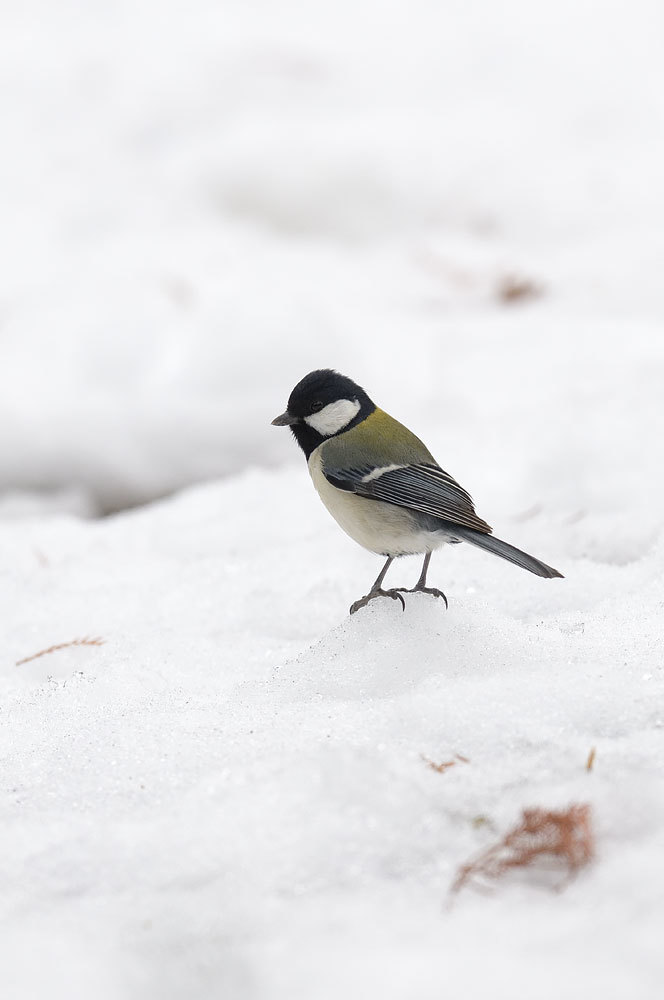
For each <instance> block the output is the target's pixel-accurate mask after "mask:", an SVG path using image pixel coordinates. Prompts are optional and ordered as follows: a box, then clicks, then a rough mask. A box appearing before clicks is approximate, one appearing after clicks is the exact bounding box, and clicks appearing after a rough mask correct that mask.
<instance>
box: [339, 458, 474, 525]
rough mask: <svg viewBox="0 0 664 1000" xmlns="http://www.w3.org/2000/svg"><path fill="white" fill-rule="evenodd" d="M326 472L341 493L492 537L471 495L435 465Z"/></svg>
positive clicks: (424, 464) (393, 466) (392, 466)
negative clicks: (477, 512)
mask: <svg viewBox="0 0 664 1000" xmlns="http://www.w3.org/2000/svg"><path fill="white" fill-rule="evenodd" d="M323 472H324V474H325V478H326V479H327V480H328V482H330V483H331V484H332V486H336V487H337V489H340V490H347V491H349V492H352V493H356V494H357V495H358V496H361V497H366V498H367V499H368V500H382V501H384V502H385V503H392V504H395V505H396V506H397V507H407V508H409V509H410V510H418V511H421V512H422V513H423V514H430V515H431V516H433V517H439V518H441V519H442V520H444V521H448V522H449V523H451V524H458V525H463V526H464V527H466V528H472V529H473V530H474V531H479V532H481V533H482V534H485V535H488V534H490V533H491V528H490V526H489V525H488V524H487V523H486V521H483V520H482V518H481V517H478V516H477V514H476V513H475V506H474V504H473V500H472V497H471V496H470V494H469V493H467V492H466V490H464V488H463V487H462V486H459V484H458V483H457V481H456V480H455V479H453V478H452V476H450V475H449V473H447V472H445V471H444V469H441V468H440V466H438V465H435V464H433V463H431V464H429V463H421V464H417V465H391V466H390V465H388V466H384V467H382V468H375V467H374V468H370V467H364V468H348V469H339V468H334V467H329V466H328V465H327V464H325V465H324V466H323Z"/></svg>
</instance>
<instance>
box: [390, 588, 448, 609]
mask: <svg viewBox="0 0 664 1000" xmlns="http://www.w3.org/2000/svg"><path fill="white" fill-rule="evenodd" d="M399 590H400V591H401V592H402V593H404V594H431V596H432V597H442V599H443V600H444V601H445V608H446V609H447V608H449V604H448V602H447V597H446V596H445V594H444V593H443V592H442V590H438V588H437V587H411V588H410V589H409V588H407V587H399Z"/></svg>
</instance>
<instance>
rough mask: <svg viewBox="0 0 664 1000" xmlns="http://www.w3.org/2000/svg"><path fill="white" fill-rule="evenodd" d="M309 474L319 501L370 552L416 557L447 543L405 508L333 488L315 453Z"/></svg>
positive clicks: (445, 538)
mask: <svg viewBox="0 0 664 1000" xmlns="http://www.w3.org/2000/svg"><path fill="white" fill-rule="evenodd" d="M309 473H310V475H311V478H312V480H313V484H314V486H315V487H316V491H317V493H318V495H319V497H320V498H321V500H322V501H323V503H324V504H325V506H326V507H327V509H328V510H329V512H330V514H331V515H332V517H333V518H334V519H335V521H336V522H337V524H339V525H340V527H341V528H343V530H344V531H345V532H346V534H347V535H350V537H351V538H352V539H353V541H355V542H357V543H358V545H362V546H363V548H365V549H369V551H370V552H376V553H377V554H378V555H385V556H388V555H389V556H406V555H415V554H416V553H422V552H433V550H434V549H437V548H440V546H441V545H444V544H445V542H446V541H448V538H447V537H446V535H445V534H444V532H440V531H426V530H423V529H422V528H421V527H420V525H419V524H418V522H417V515H416V514H412V513H411V512H410V511H408V510H407V509H406V508H405V507H397V506H395V505H394V504H391V503H383V501H382V500H367V499H365V498H364V497H358V496H357V495H356V494H355V493H350V492H347V491H346V490H339V489H337V488H336V486H332V484H331V483H329V482H328V481H327V479H326V478H325V476H324V474H323V471H322V468H321V456H320V454H319V450H318V449H316V451H314V452H313V453H312V455H311V457H310V458H309Z"/></svg>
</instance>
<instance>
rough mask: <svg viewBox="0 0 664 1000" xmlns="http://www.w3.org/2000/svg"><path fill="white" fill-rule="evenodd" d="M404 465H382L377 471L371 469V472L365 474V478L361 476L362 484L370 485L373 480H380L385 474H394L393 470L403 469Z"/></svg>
mask: <svg viewBox="0 0 664 1000" xmlns="http://www.w3.org/2000/svg"><path fill="white" fill-rule="evenodd" d="M405 468H406V466H405V465H395V464H392V465H382V466H380V467H379V468H377V469H372V470H371V472H367V474H366V476H362V482H363V483H370V482H372V481H373V480H374V479H380V477H381V476H384V475H385V473H386V472H394V470H395V469H405Z"/></svg>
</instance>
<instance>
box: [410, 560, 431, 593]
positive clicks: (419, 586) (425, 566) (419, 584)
mask: <svg viewBox="0 0 664 1000" xmlns="http://www.w3.org/2000/svg"><path fill="white" fill-rule="evenodd" d="M430 562H431V553H430V552H427V554H426V555H425V557H424V562H423V563H422V572H421V573H420V578H419V580H418V581H417V583H416V584H415V587H414V589H415V590H424V588H425V587H426V585H427V572H428V569H429V563H430Z"/></svg>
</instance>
